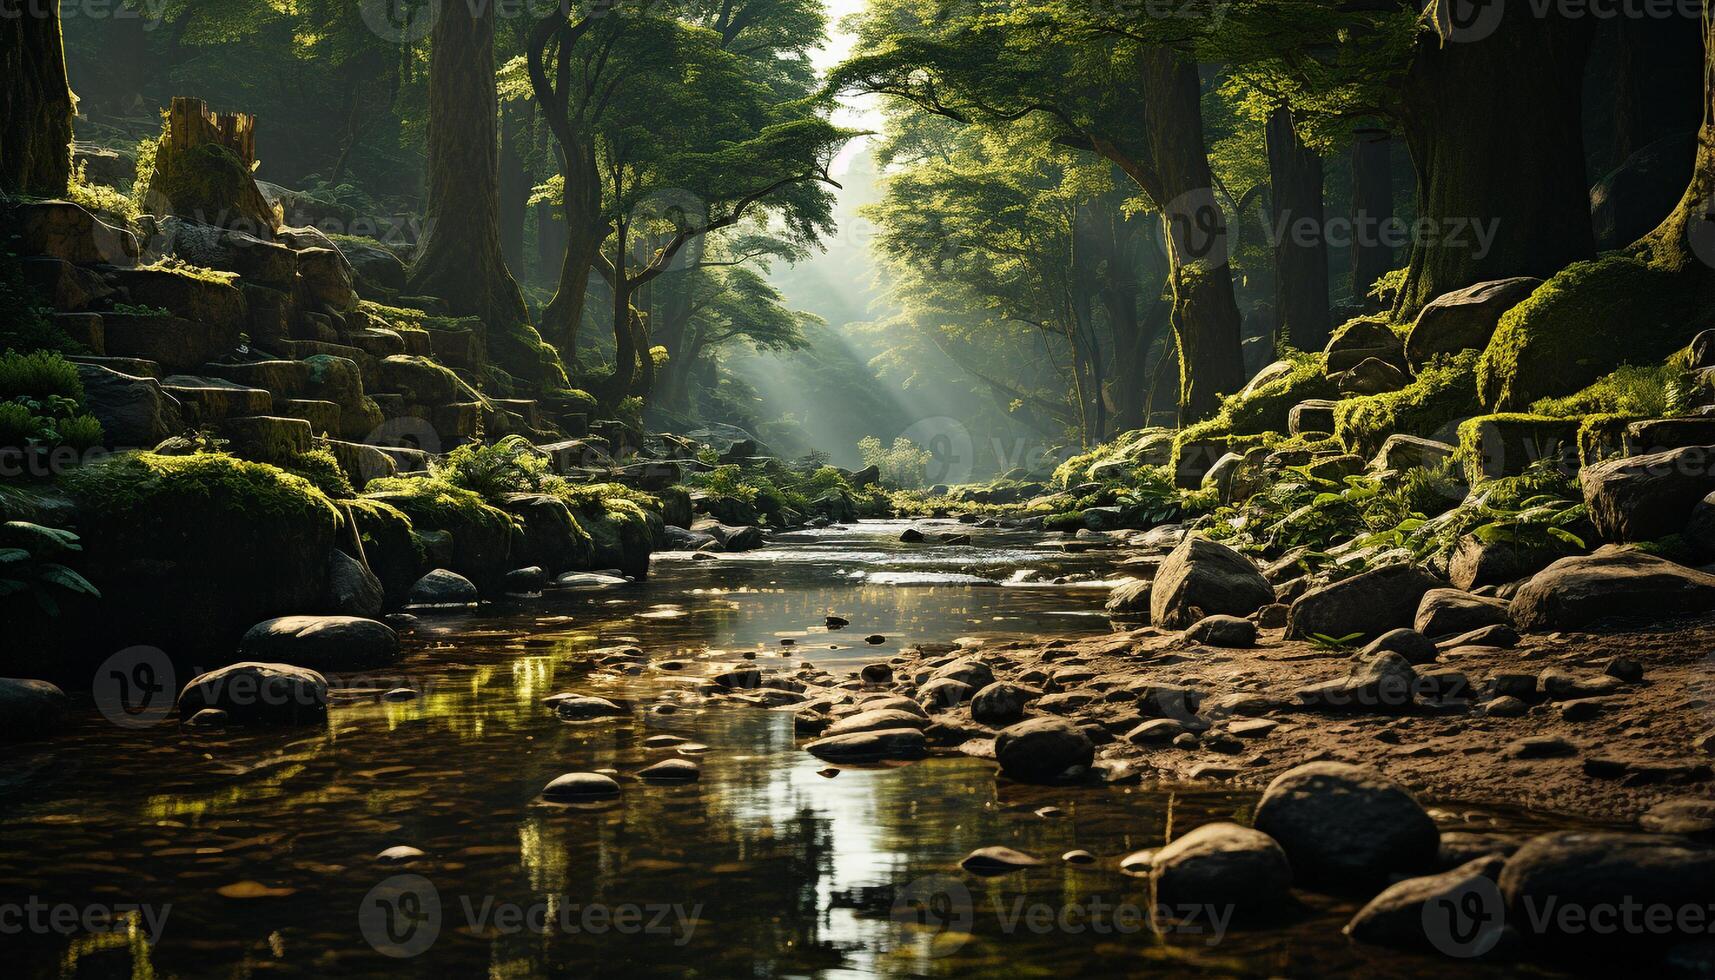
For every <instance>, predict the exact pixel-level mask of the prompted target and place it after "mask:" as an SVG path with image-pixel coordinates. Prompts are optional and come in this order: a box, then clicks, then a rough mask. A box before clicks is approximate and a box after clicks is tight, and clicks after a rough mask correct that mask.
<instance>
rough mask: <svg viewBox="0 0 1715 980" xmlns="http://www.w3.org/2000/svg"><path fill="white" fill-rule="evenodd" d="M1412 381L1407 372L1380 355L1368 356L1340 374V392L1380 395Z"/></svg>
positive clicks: (1396, 389) (1398, 388)
mask: <svg viewBox="0 0 1715 980" xmlns="http://www.w3.org/2000/svg"><path fill="white" fill-rule="evenodd" d="M1410 382H1411V378H1409V377H1407V376H1406V373H1405V372H1404V371H1402V370H1400V369H1399V368H1397V367H1395V366H1394V365H1393V364H1391V363H1389V362H1387V361H1384V360H1382V359H1381V358H1379V357H1366V358H1364V359H1363V360H1361V361H1359V362H1358V363H1357V364H1354V365H1352V368H1351V370H1349V371H1346V372H1345V373H1343V374H1341V375H1340V393H1341V394H1345V395H1380V394H1383V393H1385V392H1389V391H1398V390H1400V389H1401V388H1404V387H1405V386H1406V385H1407V384H1409V383H1410Z"/></svg>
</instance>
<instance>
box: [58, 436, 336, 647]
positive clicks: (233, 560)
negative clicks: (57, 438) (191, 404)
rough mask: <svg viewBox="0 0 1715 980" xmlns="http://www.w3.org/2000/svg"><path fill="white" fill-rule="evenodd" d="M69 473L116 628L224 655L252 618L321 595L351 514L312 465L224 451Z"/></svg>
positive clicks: (93, 571) (135, 457)
mask: <svg viewBox="0 0 1715 980" xmlns="http://www.w3.org/2000/svg"><path fill="white" fill-rule="evenodd" d="M62 484H63V488H64V490H65V492H66V494H67V495H68V496H69V497H70V498H71V499H72V501H73V502H74V503H75V504H76V506H77V510H78V523H77V531H78V533H79V534H80V535H82V537H83V545H84V549H85V553H86V558H87V562H88V564H87V568H88V569H89V578H90V580H91V581H92V582H94V583H95V584H96V586H97V587H98V588H99V589H101V591H102V594H103V596H104V597H105V598H104V600H103V606H104V608H105V615H104V617H103V619H104V623H103V627H104V632H105V633H106V635H107V636H108V637H109V638H110V639H113V640H117V641H123V643H124V644H125V645H134V644H148V645H152V646H158V647H160V648H162V649H163V650H166V651H167V652H168V654H169V655H171V656H173V657H174V658H175V659H176V660H180V661H182V662H185V663H192V662H194V663H197V664H202V665H205V666H208V665H213V664H217V663H223V662H226V660H229V659H230V657H231V656H232V654H233V651H234V650H235V649H236V643H237V640H238V638H239V637H241V636H242V635H243V634H244V631H245V630H247V629H249V628H250V627H251V626H253V625H255V624H256V623H258V622H261V621H262V620H265V619H271V618H273V617H276V616H284V615H291V614H294V613H300V612H303V611H304V610H306V609H310V608H313V605H314V603H316V602H317V601H318V600H319V599H320V597H321V595H322V591H323V588H324V585H325V579H326V575H327V557H328V552H329V550H330V549H332V547H333V545H334V540H335V534H336V532H337V531H338V529H339V527H340V523H341V518H340V515H339V512H338V511H337V510H336V509H335V508H334V505H333V504H332V503H331V502H330V501H329V500H328V498H327V497H326V496H324V495H323V494H322V493H321V491H319V490H317V489H316V488H315V487H314V486H312V485H311V484H310V483H309V482H308V481H306V480H304V479H302V478H301V477H296V476H292V475H290V474H288V473H286V472H284V471H282V470H280V469H277V468H275V467H272V466H267V465H264V464H261V463H250V462H245V461H242V460H239V459H235V458H233V457H231V456H228V455H225V454H221V453H197V454H194V455H190V456H159V455H155V454H153V453H124V454H120V455H116V456H112V457H109V458H107V459H104V460H102V461H100V462H97V463H94V464H91V465H89V466H85V467H83V468H81V469H79V470H77V471H75V472H73V473H71V474H68V475H67V476H66V477H64V478H63V480H62ZM223 658H225V659H223Z"/></svg>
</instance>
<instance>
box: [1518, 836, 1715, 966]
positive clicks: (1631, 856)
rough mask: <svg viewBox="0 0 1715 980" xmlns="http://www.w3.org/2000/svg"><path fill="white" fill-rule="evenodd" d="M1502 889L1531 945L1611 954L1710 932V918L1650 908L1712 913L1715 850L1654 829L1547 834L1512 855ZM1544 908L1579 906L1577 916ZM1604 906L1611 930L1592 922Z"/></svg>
mask: <svg viewBox="0 0 1715 980" xmlns="http://www.w3.org/2000/svg"><path fill="white" fill-rule="evenodd" d="M1500 890H1501V897H1502V898H1503V899H1504V900H1505V902H1506V912H1507V916H1506V920H1507V922H1508V924H1510V925H1511V926H1513V927H1514V928H1516V929H1517V930H1518V931H1519V933H1520V934H1521V935H1522V936H1523V937H1524V939H1525V941H1526V942H1527V943H1531V944H1533V945H1538V946H1539V947H1541V948H1545V949H1550V950H1555V951H1558V952H1561V953H1568V952H1594V951H1598V950H1599V951H1600V952H1602V953H1604V954H1610V955H1611V954H1620V953H1626V952H1633V951H1638V950H1643V949H1649V948H1652V947H1654V948H1660V947H1662V946H1665V945H1668V944H1670V943H1673V942H1676V941H1680V940H1684V939H1687V938H1690V937H1692V936H1697V935H1702V936H1707V930H1708V919H1707V917H1706V916H1702V915H1700V916H1698V919H1697V922H1696V923H1695V924H1688V922H1687V920H1686V918H1685V917H1684V916H1683V915H1681V914H1672V915H1667V916H1665V917H1663V916H1661V914H1660V913H1659V912H1652V911H1650V910H1656V909H1671V910H1675V911H1676V913H1677V912H1678V911H1679V910H1685V909H1690V908H1696V909H1698V910H1699V911H1700V912H1707V911H1708V909H1709V907H1710V906H1711V905H1712V904H1715V848H1711V847H1709V846H1708V845H1704V844H1695V843H1692V842H1691V841H1689V840H1687V839H1685V838H1683V837H1672V836H1667V835H1655V834H1625V833H1604V832H1585V831H1565V832H1560V833H1551V834H1543V835H1541V836H1539V837H1533V838H1531V839H1530V840H1529V841H1527V842H1526V843H1525V845H1524V846H1523V847H1521V848H1519V849H1518V852H1517V853H1515V854H1514V855H1513V856H1512V857H1510V858H1508V859H1507V863H1506V866H1505V867H1504V868H1502V869H1501V874H1500ZM1545 909H1555V910H1567V911H1570V910H1578V912H1577V913H1574V914H1576V916H1577V917H1576V919H1574V918H1571V917H1569V916H1567V915H1563V914H1544V910H1545ZM1601 910H1606V914H1607V915H1608V916H1610V917H1612V925H1611V926H1610V927H1609V928H1594V927H1595V926H1596V925H1597V924H1598V923H1599V922H1601ZM1646 914H1648V915H1649V918H1641V917H1642V916H1644V915H1646ZM1628 917H1629V918H1630V921H1629V922H1628ZM1682 930H1690V931H1689V932H1687V931H1682Z"/></svg>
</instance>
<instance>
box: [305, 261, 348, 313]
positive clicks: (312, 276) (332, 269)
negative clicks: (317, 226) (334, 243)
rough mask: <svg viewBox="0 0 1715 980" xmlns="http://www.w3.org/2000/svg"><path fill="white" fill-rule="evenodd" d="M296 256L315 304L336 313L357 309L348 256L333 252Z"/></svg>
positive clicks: (308, 291)
mask: <svg viewBox="0 0 1715 980" xmlns="http://www.w3.org/2000/svg"><path fill="white" fill-rule="evenodd" d="M297 256H298V275H299V277H300V281H301V283H302V286H303V289H304V290H305V291H306V292H307V293H308V294H309V296H310V298H311V299H312V300H314V301H315V302H317V303H320V304H322V305H324V306H327V307H329V308H330V309H334V310H340V311H345V310H355V309H357V291H356V290H355V289H354V288H353V287H352V275H351V266H350V265H349V264H348V263H347V262H346V261H345V256H343V255H341V254H340V253H339V252H338V251H337V250H335V249H331V248H306V249H300V250H299V251H298V253H297Z"/></svg>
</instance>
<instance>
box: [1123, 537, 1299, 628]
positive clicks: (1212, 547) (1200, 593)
mask: <svg viewBox="0 0 1715 980" xmlns="http://www.w3.org/2000/svg"><path fill="white" fill-rule="evenodd" d="M1273 601H1274V588H1273V587H1272V586H1270V585H1269V584H1268V580H1267V579H1264V578H1263V577H1262V573H1261V572H1259V571H1257V568H1256V566H1255V565H1253V564H1252V563H1251V560H1250V559H1249V558H1246V557H1245V556H1243V555H1241V554H1239V553H1238V552H1236V551H1234V550H1233V549H1231V548H1228V547H1227V546H1226V545H1223V544H1218V543H1216V542H1214V541H1210V540H1208V539H1207V538H1186V539H1185V540H1184V541H1183V542H1181V543H1180V545H1179V547H1177V548H1175V549H1173V553H1172V554H1170V555H1168V556H1167V559H1166V561H1164V562H1162V564H1161V568H1160V570H1159V571H1157V572H1156V574H1155V582H1154V587H1153V588H1152V590H1151V594H1150V603H1149V605H1150V621H1151V622H1153V623H1155V624H1156V625H1158V626H1163V627H1166V628H1168V629H1184V628H1185V627H1187V626H1190V625H1191V624H1192V623H1194V622H1196V621H1197V620H1198V619H1201V618H1202V617H1203V616H1206V615H1217V614H1224V615H1231V616H1249V615H1250V614H1251V613H1254V612H1256V611H1257V610H1258V609H1261V608H1262V607H1263V606H1266V605H1268V604H1270V603H1272V602H1273ZM1194 610H1197V611H1196V612H1194Z"/></svg>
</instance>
